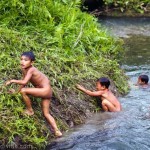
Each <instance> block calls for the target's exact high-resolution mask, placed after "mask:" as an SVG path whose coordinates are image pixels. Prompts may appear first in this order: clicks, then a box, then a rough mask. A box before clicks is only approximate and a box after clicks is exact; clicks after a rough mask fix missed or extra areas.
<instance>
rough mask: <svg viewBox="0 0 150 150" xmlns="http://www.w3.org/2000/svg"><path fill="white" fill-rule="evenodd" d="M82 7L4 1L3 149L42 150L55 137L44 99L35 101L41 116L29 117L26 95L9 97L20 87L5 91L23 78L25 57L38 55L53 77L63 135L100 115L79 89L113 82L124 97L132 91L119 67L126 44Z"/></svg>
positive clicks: (0, 33) (0, 60)
mask: <svg viewBox="0 0 150 150" xmlns="http://www.w3.org/2000/svg"><path fill="white" fill-rule="evenodd" d="M79 7H80V1H78V0H76V1H75V0H74V1H72V2H69V1H65V0H62V1H61V0H42V1H41V0H9V1H8V0H3V1H1V3H0V51H1V55H0V64H1V66H0V81H1V82H0V84H1V89H0V120H1V122H0V133H1V134H0V146H4V145H5V146H7V147H5V148H9V146H12V145H13V146H19V145H25V144H26V145H25V146H33V147H38V148H37V149H39V148H40V147H44V146H45V145H46V144H47V142H49V141H50V139H51V138H52V136H53V134H51V132H50V130H49V128H48V127H47V125H46V121H45V120H44V118H43V116H42V114H41V109H40V99H34V98H33V105H34V109H35V115H34V116H33V117H27V116H24V115H22V111H23V109H24V107H25V106H24V103H23V102H22V98H21V95H20V94H9V93H8V91H9V89H11V88H17V85H14V84H13V85H11V86H10V87H5V86H4V83H5V81H6V80H8V79H12V78H15V79H20V78H21V72H20V66H19V58H20V54H21V53H22V52H23V51H28V50H32V51H34V53H35V55H36V62H35V66H36V67H37V68H39V69H40V70H41V71H43V72H44V73H45V74H46V75H47V76H49V78H50V80H51V85H52V87H53V93H54V97H53V99H52V104H51V114H52V115H53V116H54V118H55V119H56V121H57V124H58V125H59V128H60V129H61V130H63V131H65V130H67V129H68V128H69V124H70V123H73V124H74V125H76V124H79V123H82V122H84V119H85V118H86V117H87V115H86V112H87V110H90V111H95V110H96V106H95V102H94V101H93V100H92V99H90V98H89V97H86V96H85V95H82V94H80V92H79V91H77V90H76V88H75V84H76V83H83V84H84V85H86V86H88V87H91V88H92V87H93V85H94V84H93V83H94V81H95V80H96V79H97V78H99V77H101V76H107V77H109V78H110V79H111V80H112V81H113V83H114V85H115V86H116V88H117V90H118V91H119V92H120V93H122V94H123V93H126V92H127V91H128V86H127V82H126V76H125V75H124V73H123V71H122V70H121V69H120V66H119V55H120V54H121V53H122V52H123V49H122V44H123V43H122V41H121V40H119V39H115V38H113V37H111V36H110V35H109V34H108V32H107V31H106V29H104V28H102V27H101V26H100V25H99V24H98V23H97V20H96V19H95V18H94V17H92V16H90V15H88V14H86V13H83V12H81V11H80V9H79ZM89 102H91V103H89ZM16 143H17V144H18V145H15V144H16ZM27 144H28V145H27Z"/></svg>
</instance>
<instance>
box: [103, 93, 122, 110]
mask: <svg viewBox="0 0 150 150" xmlns="http://www.w3.org/2000/svg"><path fill="white" fill-rule="evenodd" d="M101 99H102V101H103V100H108V101H109V102H110V103H111V104H112V105H113V106H114V107H115V108H117V109H119V110H121V104H120V102H119V101H118V99H117V98H116V97H115V96H114V94H113V93H112V92H111V91H110V90H108V91H107V92H105V93H103V94H102V95H101Z"/></svg>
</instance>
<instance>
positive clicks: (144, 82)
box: [136, 75, 149, 88]
mask: <svg viewBox="0 0 150 150" xmlns="http://www.w3.org/2000/svg"><path fill="white" fill-rule="evenodd" d="M148 81H149V77H148V76H147V75H140V76H139V77H138V81H137V84H136V85H139V86H141V87H143V88H147V87H148V86H149V84H148Z"/></svg>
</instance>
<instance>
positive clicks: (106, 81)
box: [97, 77, 110, 89]
mask: <svg viewBox="0 0 150 150" xmlns="http://www.w3.org/2000/svg"><path fill="white" fill-rule="evenodd" d="M97 82H100V84H101V85H102V86H105V87H106V88H107V89H108V87H109V85H110V81H109V79H108V78H106V77H101V78H99V79H98V80H97Z"/></svg>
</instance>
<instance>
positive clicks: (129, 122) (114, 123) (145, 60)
mask: <svg viewBox="0 0 150 150" xmlns="http://www.w3.org/2000/svg"><path fill="white" fill-rule="evenodd" d="M101 22H102V23H103V25H105V26H106V27H107V28H108V29H110V32H111V33H112V34H114V35H116V36H119V37H122V38H123V39H124V41H125V44H126V46H127V47H128V51H127V53H126V57H125V60H124V62H123V66H122V68H123V69H125V71H126V74H127V75H128V76H129V78H130V79H129V84H130V86H131V91H130V92H129V94H128V95H126V96H125V97H120V98H119V100H120V102H121V104H122V107H123V111H121V112H117V113H110V112H103V113H98V114H93V116H92V117H91V118H90V119H88V120H87V122H86V123H85V124H84V125H81V126H78V127H76V128H72V129H71V130H70V131H69V132H68V133H66V134H65V135H64V136H63V137H62V138H60V139H57V140H55V141H54V142H52V143H51V144H50V145H49V146H47V148H46V150H67V149H70V150H150V138H149V137H150V88H147V89H142V88H139V87H137V86H134V83H136V82H137V78H138V76H139V75H140V74H147V75H148V76H149V77H150V49H149V48H150V18H149V19H148V18H147V19H146V18H141V20H140V19H138V20H137V19H131V18H130V19H126V20H125V19H121V20H119V19H118V20H117V19H116V18H107V19H106V20H103V21H101ZM112 29H113V30H112ZM112 31H113V32H112Z"/></svg>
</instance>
